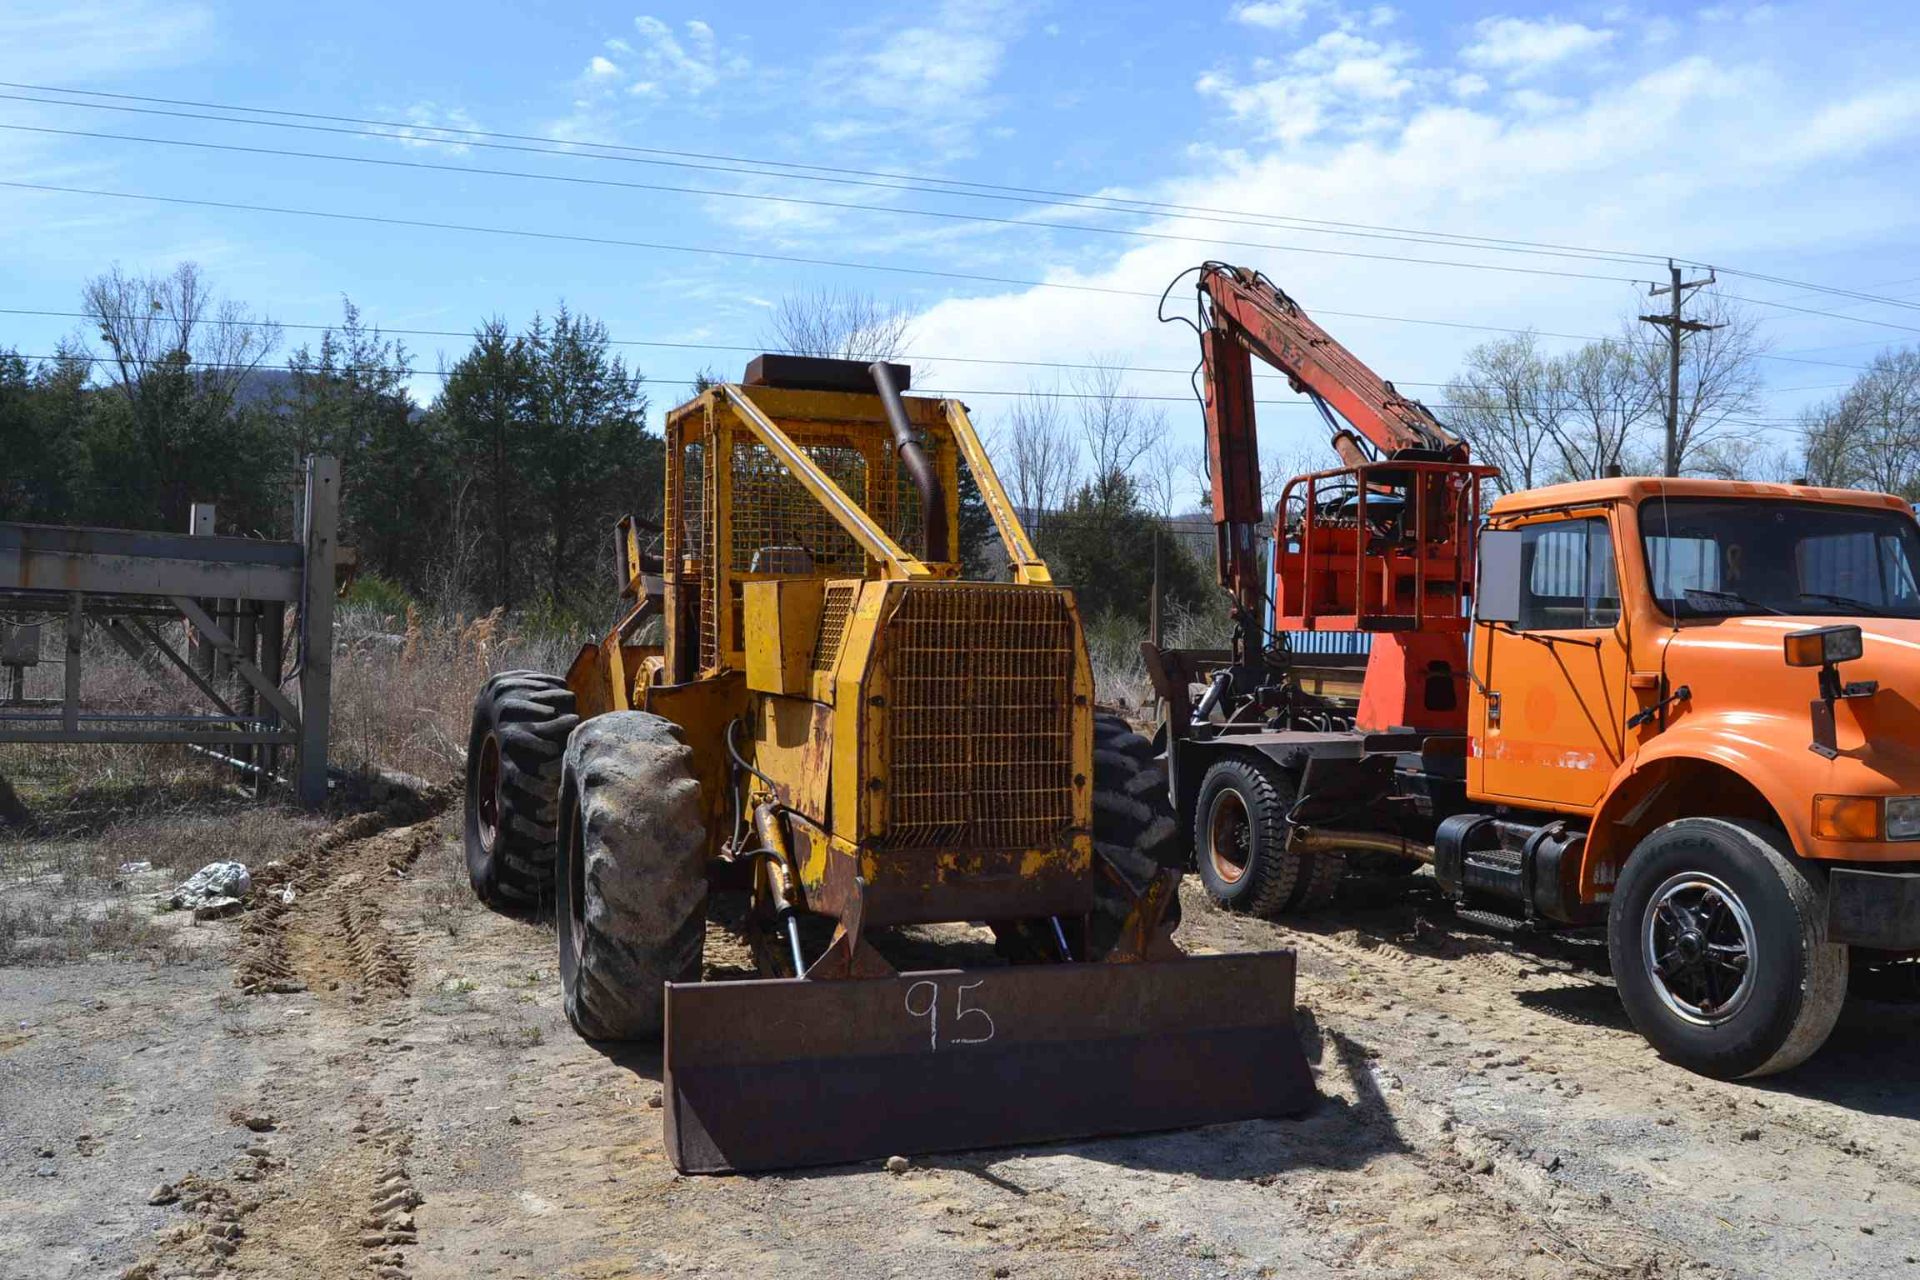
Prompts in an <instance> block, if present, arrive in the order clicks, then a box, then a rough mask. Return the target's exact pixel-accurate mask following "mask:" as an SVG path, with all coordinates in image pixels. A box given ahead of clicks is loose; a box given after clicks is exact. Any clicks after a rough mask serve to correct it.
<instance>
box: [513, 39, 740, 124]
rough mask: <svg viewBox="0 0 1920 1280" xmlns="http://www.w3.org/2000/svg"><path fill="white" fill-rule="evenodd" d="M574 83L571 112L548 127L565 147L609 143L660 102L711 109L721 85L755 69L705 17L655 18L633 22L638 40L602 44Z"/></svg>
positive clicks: (734, 44)
mask: <svg viewBox="0 0 1920 1280" xmlns="http://www.w3.org/2000/svg"><path fill="white" fill-rule="evenodd" d="M601 48H602V49H603V50H604V52H601V53H595V54H593V55H592V56H590V57H589V58H588V59H587V63H586V66H585V67H584V68H582V69H581V71H580V74H579V75H578V76H576V77H575V78H574V81H573V84H572V86H571V87H572V90H573V94H574V98H573V103H572V107H573V109H572V111H571V113H570V114H568V115H567V116H566V117H565V118H563V119H561V120H557V121H555V122H554V123H552V124H550V125H548V126H547V132H548V134H549V135H551V136H552V137H554V138H557V139H559V140H561V141H563V142H606V141H610V140H612V139H613V138H614V137H615V136H617V135H618V134H619V133H620V132H621V129H622V127H623V126H624V125H626V124H628V123H630V122H631V118H632V117H633V116H635V115H636V114H638V113H639V112H642V111H650V110H656V109H658V105H660V104H673V105H677V106H689V105H691V106H696V107H701V108H702V109H708V108H706V107H705V106H704V104H707V103H711V102H712V101H714V98H715V97H716V96H717V95H712V90H713V89H714V88H715V87H717V86H718V85H720V84H721V83H722V82H724V81H727V80H731V79H737V78H738V77H741V76H744V75H746V74H747V73H748V72H749V71H751V70H752V68H753V64H752V61H751V60H750V59H749V58H748V57H747V55H746V53H745V52H744V51H743V49H742V48H741V46H740V45H739V43H738V42H726V41H723V40H722V39H721V38H720V36H719V35H718V34H717V33H716V32H715V31H714V29H713V27H712V25H711V24H709V23H706V22H702V21H701V20H700V19H698V18H694V19H690V20H688V21H686V22H683V23H681V24H680V26H679V28H677V29H676V28H674V27H672V26H669V25H668V24H667V23H666V22H663V21H662V20H660V19H659V18H656V17H653V16H652V15H650V14H642V15H641V16H640V17H637V18H635V19H634V20H633V34H632V36H630V37H629V36H613V37H610V38H608V39H607V40H605V41H602V42H601Z"/></svg>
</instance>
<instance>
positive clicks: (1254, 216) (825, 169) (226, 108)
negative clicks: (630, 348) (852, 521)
mask: <svg viewBox="0 0 1920 1280" xmlns="http://www.w3.org/2000/svg"><path fill="white" fill-rule="evenodd" d="M0 87H5V88H13V89H27V90H31V91H33V92H36V93H59V94H70V95H83V96H86V97H91V98H110V99H114V100H115V101H118V102H147V103H157V104H162V105H165V106H173V107H197V108H203V109H205V110H210V111H222V112H246V113H248V114H250V115H266V116H279V117H283V118H284V119H283V120H254V119H246V118H241V117H236V116H232V115H211V116H210V115H197V114H189V113H185V112H176V111H155V110H151V109H146V108H138V107H124V106H113V105H110V104H107V103H100V102H75V101H70V100H67V99H62V98H34V97H25V96H22V95H18V94H0V98H7V99H10V100H14V101H21V102H36V103H42V104H45V105H51V106H64V107H81V108H85V109H89V110H103V111H121V112H134V113H139V114H145V115H166V116H174V117H176V118H183V119H194V120H209V121H216V122H220V123H226V124H246V125H254V126H258V127H267V128H304V129H309V130H313V131H319V132H331V133H348V134H354V135H356V136H362V137H379V138H387V139H392V140H395V141H401V142H415V143H421V142H426V143H438V144H441V145H449V146H451V145H463V146H480V147H492V148H495V149H500V150H514V151H533V152H536V153H538V154H544V155H558V156H575V157H579V158H584V159H598V160H628V161H631V162H634V163H642V164H657V165H668V166H670V167H678V168H693V169H702V170H707V171H717V172H727V173H742V174H747V175H750V176H756V177H772V178H782V179H788V180H794V181H810V182H831V183H836V184H839V185H852V186H867V187H880V188H882V189H885V190H895V191H900V190H905V191H920V192H924V193H927V194H935V195H951V196H962V197H967V198H972V199H996V200H1011V201H1015V202H1018V203H1023V204H1039V205H1057V204H1059V203H1060V202H1062V201H1067V202H1072V203H1073V207H1079V208H1086V209H1089V210H1092V211H1098V212H1114V213H1132V214H1156V215H1177V216H1183V217H1195V216H1197V217H1201V218H1204V219H1207V220H1211V221H1222V222H1227V223H1228V224H1229V225H1241V226H1269V227H1286V228H1289V229H1293V230H1303V231H1304V230H1314V229H1319V228H1324V229H1328V230H1327V234H1335V235H1356V236H1358V235H1368V236H1376V237H1384V238H1390V239H1403V238H1412V239H1415V240H1417V241H1419V242H1421V243H1435V244H1454V245H1458V246H1460V247H1468V246H1474V245H1478V246H1482V247H1485V248H1488V249H1497V250H1500V251H1504V252H1534V253H1547V254H1551V255H1554V256H1567V257H1586V258H1600V259H1603V260H1613V261H1619V262H1630V263H1642V262H1664V261H1665V260H1666V257H1667V256H1668V255H1661V254H1650V253H1640V252H1637V251H1632V250H1607V249H1596V248H1592V247H1589V246H1580V245H1563V244H1553V243H1548V242H1541V241H1530V240H1518V239H1513V238H1510V237H1500V236H1476V235H1469V234H1466V233H1462V232H1447V231H1423V230H1417V229H1413V228H1406V227H1393V226H1382V225H1378V224H1374V223H1362V222H1351V221H1343V220H1338V219H1326V218H1305V217H1299V216H1296V215H1290V214H1273V213H1260V212H1252V211H1248V210H1240V209H1220V208H1216V207H1212V206H1206V205H1186V204H1176V203H1169V202H1164V201H1155V200H1141V199H1135V198H1132V197H1124V196H1106V195H1097V194H1088V193H1084V192H1070V191H1051V190H1048V189H1046V188H1037V187H1020V186H1010V185H1006V184H1002V183H990V182H976V181H972V180H967V179H957V178H940V177H935V176H931V175H918V174H908V173H899V172H889V171H886V170H871V169H855V168H848V167H844V166H835V165H817V164H805V163H800V162H796V161H787V160H763V159H754V158H750V157H741V156H729V155H723V154H716V153H711V152H700V151H684V150H675V149H672V148H665V147H639V146H632V145H628V144H624V143H603V142H592V143H568V142H560V141H558V140H556V139H552V138H543V137H539V136H537V135H531V134H519V133H503V132H497V131H491V130H485V129H472V128H462V127H455V126H451V125H431V124H420V123H416V122H413V121H401V120H380V119H369V118H366V117H362V116H346V115H333V114H328V113H324V112H312V111H288V110H282V109H277V108H271V107H249V106H241V105H235V104H231V103H216V102H201V101H195V100H192V99H181V98H162V97H153V96H148V95H141V94H127V93H107V92H103V91H98V90H91V89H69V88H62V87H59V86H51V85H35V84H23V83H18V82H14V81H0ZM288 120H321V121H330V122H333V123H335V124H350V125H372V126H376V127H377V128H381V129H389V130H399V131H400V132H398V133H369V132H366V131H364V130H358V129H322V128H319V127H318V126H311V125H307V126H303V125H296V124H290V123H287V121H288ZM423 130H425V131H429V132H433V133H439V134H451V135H453V137H454V138H455V139H457V140H458V141H450V140H449V139H447V138H423V137H421V136H420V135H421V131H423ZM501 140H504V142H505V143H522V144H524V143H532V144H537V145H534V146H524V145H515V146H509V145H503V142H502V141H501ZM586 147H590V148H593V150H591V151H588V150H582V149H581V148H586ZM606 152H614V153H617V154H613V155H608V154H604V153H606ZM636 157H671V158H672V159H664V160H663V159H657V158H646V159H637V158H636ZM685 161H703V162H724V164H725V165H735V166H753V167H749V168H727V167H721V165H719V164H715V163H697V164H696V163H684V162H685ZM818 175H830V176H818ZM876 180H881V181H876ZM903 184H904V185H903ZM1694 265H1704V264H1694Z"/></svg>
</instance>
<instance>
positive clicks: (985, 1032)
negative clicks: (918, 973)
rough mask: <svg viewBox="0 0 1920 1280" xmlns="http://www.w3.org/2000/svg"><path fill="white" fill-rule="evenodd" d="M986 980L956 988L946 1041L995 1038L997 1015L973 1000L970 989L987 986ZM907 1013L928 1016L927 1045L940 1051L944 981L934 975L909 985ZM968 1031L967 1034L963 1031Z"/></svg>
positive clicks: (980, 1042) (949, 1042) (929, 1048)
mask: <svg viewBox="0 0 1920 1280" xmlns="http://www.w3.org/2000/svg"><path fill="white" fill-rule="evenodd" d="M983 985H984V983H983V982H963V983H961V984H960V985H959V986H958V987H956V988H955V989H954V992H953V1023H952V1026H951V1027H950V1028H949V1030H948V1034H947V1040H946V1043H947V1044H948V1045H949V1046H952V1045H956V1044H985V1043H986V1042H987V1041H989V1040H991V1039H993V1018H992V1016H991V1015H989V1014H988V1013H987V1011H986V1010H985V1009H982V1008H980V1007H979V1006H978V1005H975V1004H969V1003H968V1001H967V993H968V992H969V991H973V990H976V989H978V988H979V987H981V986H983ZM906 1004H907V1013H908V1014H909V1015H910V1016H912V1017H915V1018H925V1019H926V1020H927V1048H928V1050H929V1051H937V1050H938V1049H939V1048H940V1044H941V1041H940V984H939V983H937V982H934V981H932V980H930V979H924V978H923V979H921V980H920V981H919V982H916V983H914V984H913V985H912V986H910V987H908V988H907V1001H906ZM962 1032H965V1033H966V1034H960V1033H962Z"/></svg>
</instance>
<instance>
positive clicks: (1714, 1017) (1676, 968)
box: [1640, 871, 1758, 1027]
mask: <svg viewBox="0 0 1920 1280" xmlns="http://www.w3.org/2000/svg"><path fill="white" fill-rule="evenodd" d="M1755 942H1756V934H1755V932H1754V927H1753V917H1752V916H1750V915H1748V914H1747V908H1746V904H1745V903H1743V902H1741V901H1740V898H1739V895H1737V894H1735V893H1734V892H1733V890H1732V889H1730V888H1728V887H1727V884H1726V882H1725V881H1724V880H1721V879H1720V878H1719V877H1717V876H1711V875H1708V874H1706V873H1705V872H1702V871H1686V872H1682V873H1681V874H1679V875H1675V876H1670V877H1668V878H1667V880H1666V881H1665V882H1663V883H1662V884H1661V885H1660V887H1659V888H1657V889H1655V890H1654V891H1653V896H1652V897H1651V898H1649V899H1648V900H1647V910H1646V914H1645V916H1644V918H1643V919H1642V922H1641V926H1640V949H1641V959H1642V960H1643V961H1644V962H1645V964H1646V968H1647V976H1648V977H1649V978H1651V979H1652V980H1653V989H1654V991H1655V992H1656V993H1657V994H1658V995H1659V997H1660V1001H1661V1003H1662V1004H1664V1005H1666V1007H1667V1009H1668V1011H1669V1012H1671V1013H1673V1014H1674V1015H1675V1016H1677V1017H1679V1018H1681V1019H1684V1020H1685V1021H1687V1022H1691V1023H1693V1024H1694V1025H1695V1026H1702V1027H1717V1026H1720V1025H1721V1024H1722V1023H1725V1022H1728V1021H1730V1020H1731V1019H1732V1018H1734V1017H1735V1016H1736V1015H1738V1014H1739V1012H1740V1010H1741V1009H1742V1008H1744V1007H1745V1006H1746V1003H1747V1001H1748V1000H1749V999H1750V998H1751V997H1752V995H1753V989H1754V970H1755V968H1756V962H1757V959H1758V957H1757V953H1756V947H1755Z"/></svg>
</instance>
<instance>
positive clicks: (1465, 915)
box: [1453, 907, 1544, 933]
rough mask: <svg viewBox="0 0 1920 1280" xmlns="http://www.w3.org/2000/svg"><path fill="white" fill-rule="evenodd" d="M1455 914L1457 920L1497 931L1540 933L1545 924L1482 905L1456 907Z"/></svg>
mask: <svg viewBox="0 0 1920 1280" xmlns="http://www.w3.org/2000/svg"><path fill="white" fill-rule="evenodd" d="M1453 915H1454V918H1455V919H1456V920H1464V921H1466V922H1467V923H1468V924H1473V925H1478V926H1480V927H1481V928H1482V929H1491V930H1492V931H1493V932H1495V933H1538V932H1540V931H1541V929H1542V927H1543V925H1544V922H1543V921H1538V920H1522V919H1521V918H1520V917H1519V916H1508V915H1501V914H1500V913H1499V912H1498V911H1488V910H1486V909H1484V908H1482V907H1455V908H1454V909H1453Z"/></svg>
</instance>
